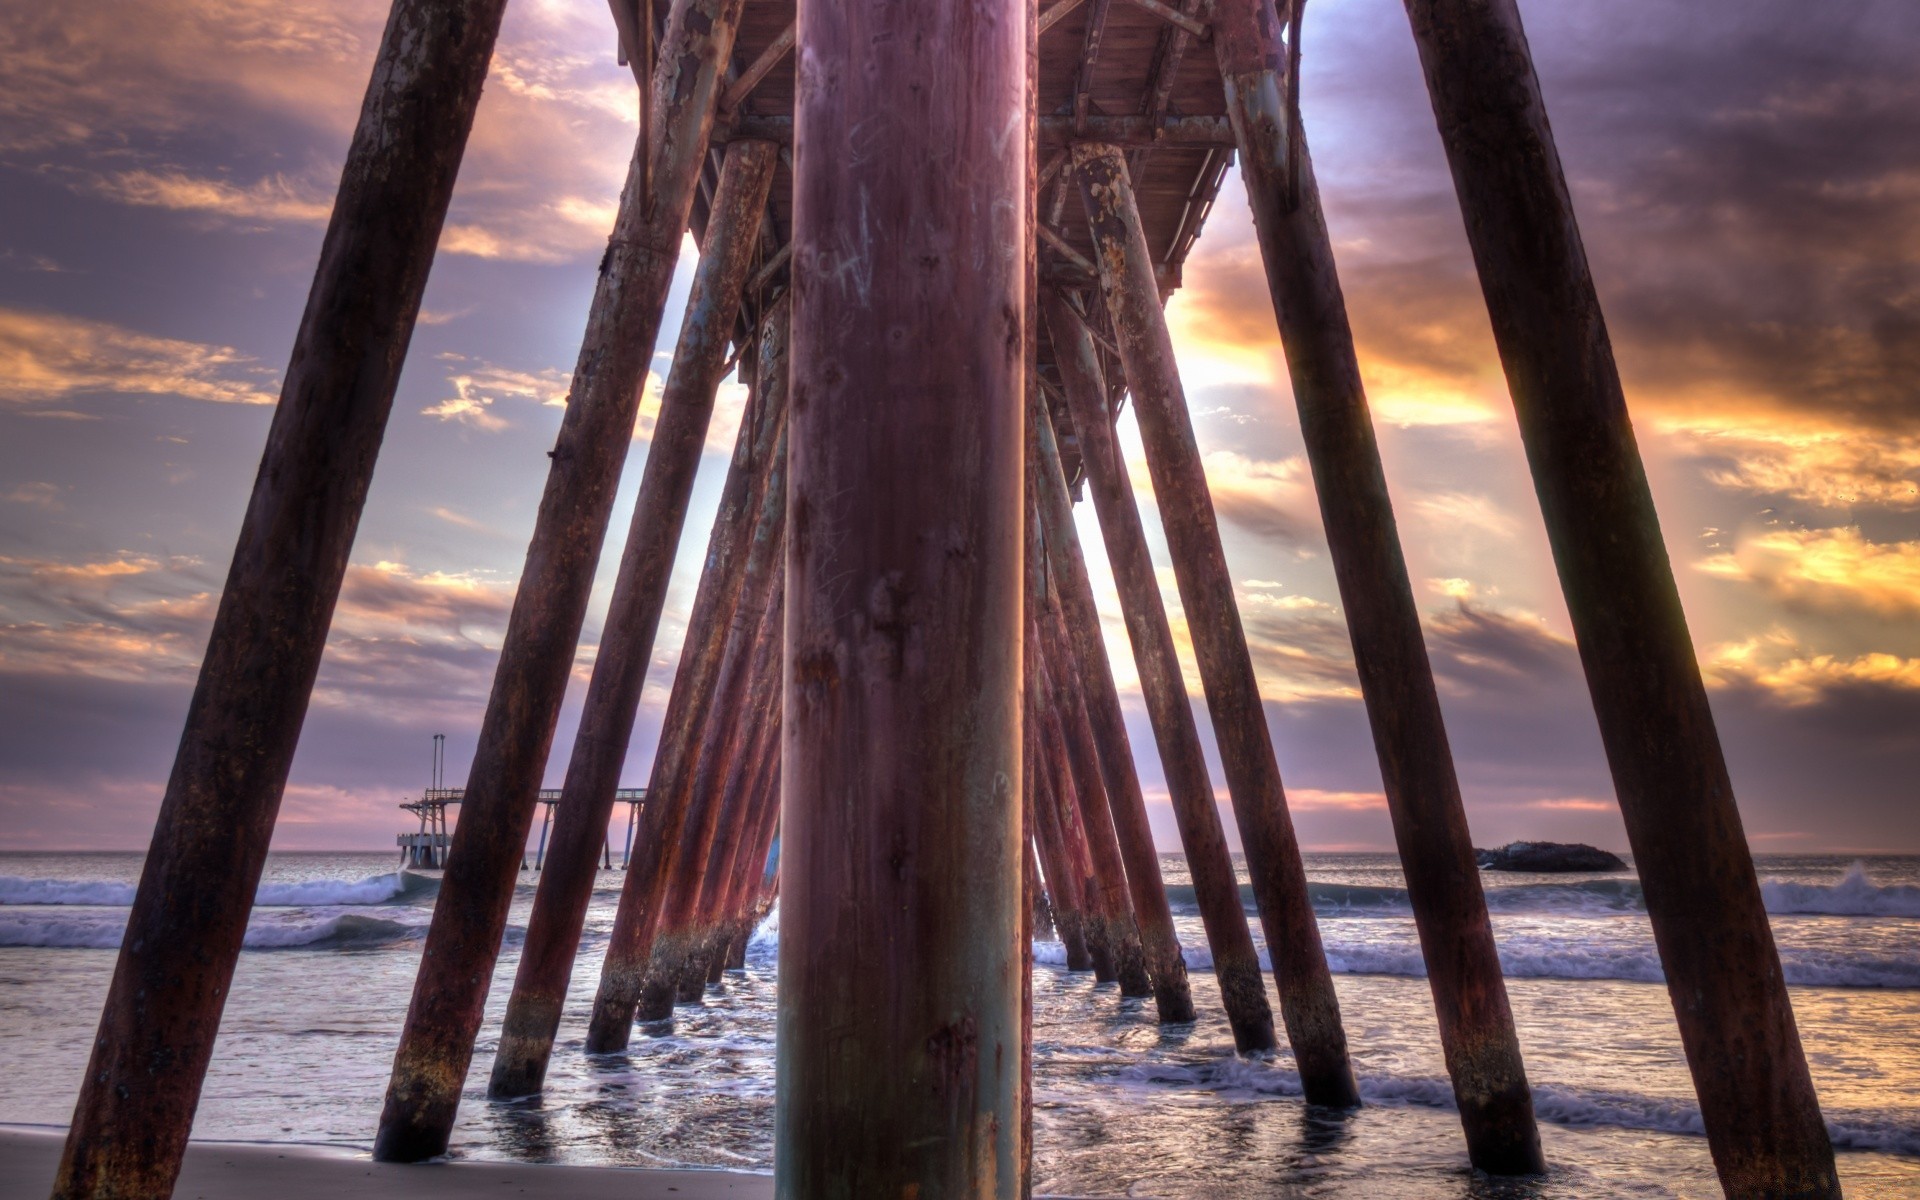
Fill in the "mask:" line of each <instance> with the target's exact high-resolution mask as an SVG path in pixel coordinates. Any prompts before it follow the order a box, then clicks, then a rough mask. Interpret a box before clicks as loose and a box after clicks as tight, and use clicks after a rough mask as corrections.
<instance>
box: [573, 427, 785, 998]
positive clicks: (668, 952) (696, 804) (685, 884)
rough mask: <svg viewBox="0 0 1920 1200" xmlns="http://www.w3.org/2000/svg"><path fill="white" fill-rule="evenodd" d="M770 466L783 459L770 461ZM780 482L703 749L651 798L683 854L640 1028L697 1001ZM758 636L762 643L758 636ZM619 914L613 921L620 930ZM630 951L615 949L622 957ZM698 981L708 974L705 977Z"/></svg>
mask: <svg viewBox="0 0 1920 1200" xmlns="http://www.w3.org/2000/svg"><path fill="white" fill-rule="evenodd" d="M774 453H775V454H776V456H778V455H779V454H780V449H778V448H777V449H776V450H775V451H774ZM786 513H787V508H786V472H785V467H784V463H782V462H781V461H779V460H778V459H777V458H776V461H775V462H773V463H771V464H769V472H768V475H767V482H766V484H765V485H764V492H763V498H762V501H761V506H760V512H759V515H758V517H757V519H756V521H755V523H754V530H753V535H752V540H751V542H750V543H749V549H748V554H747V568H746V571H745V572H744V573H743V574H742V576H741V582H740V598H739V600H738V601H737V602H736V603H735V604H734V611H733V617H732V620H731V621H730V622H729V628H728V630H727V645H726V648H725V650H723V651H722V653H721V657H720V671H719V673H718V674H717V675H716V676H714V680H713V686H712V689H711V694H710V698H709V699H708V701H707V705H706V708H705V711H704V713H703V715H702V717H701V719H700V722H699V747H698V749H697V750H696V752H695V755H694V757H693V758H692V759H690V760H688V761H687V762H686V763H685V765H684V766H683V768H682V770H681V771H680V773H679V775H678V776H677V777H670V778H666V779H662V778H661V777H660V775H659V773H658V772H656V773H655V775H654V780H653V783H651V784H649V785H648V786H649V788H652V787H655V786H657V787H659V788H660V790H661V794H662V795H663V796H665V797H667V799H668V800H669V802H674V799H675V797H676V795H677V794H678V793H679V792H682V791H684V792H685V793H686V801H685V804H686V808H687V819H686V821H685V823H684V824H683V825H682V826H681V829H680V847H679V850H678V852H677V853H676V854H675V855H673V856H672V858H671V859H670V860H669V862H668V870H669V874H668V877H667V880H666V884H665V887H664V890H663V891H662V894H661V904H660V913H659V916H658V917H657V918H656V919H655V920H654V923H653V935H652V937H651V938H650V939H649V944H648V952H647V957H646V959H645V961H644V963H639V962H636V963H635V964H633V965H635V966H640V967H642V969H644V971H645V972H646V975H645V979H644V981H643V983H642V984H641V988H640V994H639V996H638V997H637V1001H636V1004H635V1009H634V1018H633V1019H638V1020H641V1021H658V1020H664V1019H665V1018H667V1017H670V1016H672V1015H673V1006H674V1002H675V1000H676V999H684V1000H698V999H699V998H700V992H699V990H698V989H696V990H695V991H694V992H693V993H692V994H691V995H681V994H680V981H681V978H682V977H683V976H684V975H685V974H686V973H687V967H688V960H689V958H690V957H691V956H692V955H693V954H694V953H695V952H696V951H697V949H698V941H697V935H696V932H695V930H694V918H695V916H696V914H697V912H698V904H699V899H700V893H701V890H702V886H703V884H704V876H705V872H706V868H707V863H708V860H709V858H710V857H711V855H712V849H713V844H714V841H715V839H716V837H718V836H721V834H722V830H721V828H720V823H719V818H720V814H721V812H722V810H723V808H724V807H725V803H724V796H723V795H722V794H721V793H722V790H723V786H724V782H725V779H726V775H727V773H728V770H729V768H730V767H731V765H732V760H733V758H734V757H735V756H736V755H737V754H738V752H739V746H740V743H741V741H742V740H743V739H742V735H743V734H744V733H745V723H744V722H743V721H742V720H741V719H740V717H741V711H742V705H743V703H744V701H745V699H746V696H747V691H748V687H749V685H750V683H751V681H752V678H753V673H754V669H755V665H756V655H768V654H772V653H774V651H775V650H777V648H778V646H779V642H778V639H776V638H774V636H773V631H772V629H771V628H769V627H768V625H767V620H768V618H769V616H770V615H771V616H772V617H774V618H776V619H777V617H778V615H779V588H778V587H777V586H776V584H777V583H778V582H779V580H780V577H781V576H783V575H784V572H783V571H781V569H780V568H781V562H780V557H781V549H782V545H783V538H784V537H785V534H786ZM763 632H764V636H763ZM618 919H619V918H618V915H617V914H616V916H615V920H616V921H617V920H618ZM628 945H629V943H627V942H624V941H623V942H622V943H620V948H621V950H622V952H623V953H624V951H625V949H626V947H627V946H628ZM607 959H608V961H607V966H606V968H605V969H604V970H603V972H602V981H603V983H611V982H612V981H616V980H620V979H623V978H625V971H626V970H628V969H629V967H628V964H626V963H625V962H624V961H621V960H619V959H616V957H615V955H614V954H613V953H612V951H611V949H610V950H609V953H608V956H607ZM701 974H702V978H704V974H705V973H704V971H703V972H702V973H701ZM609 995H610V989H609V988H608V987H603V988H602V989H601V994H600V995H599V996H598V997H596V998H595V1015H596V1017H598V1016H600V1015H601V1014H602V1013H603V1012H604V1009H603V1007H602V1005H603V1002H604V1001H605V1000H607V999H608V998H609Z"/></svg>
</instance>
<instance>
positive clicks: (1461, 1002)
mask: <svg viewBox="0 0 1920 1200" xmlns="http://www.w3.org/2000/svg"><path fill="white" fill-rule="evenodd" d="M1213 28H1214V50H1215V53H1216V54H1217V55H1218V57H1219V61H1220V70H1221V76H1222V78H1223V79H1224V80H1225V83H1226V93H1227V110H1228V113H1229V114H1230V116H1231V117H1232V120H1233V127H1234V131H1235V134H1236V135H1237V137H1238V140H1239V143H1240V177H1241V178H1242V179H1243V180H1244V181H1245V182H1246V185H1247V199H1248V201H1249V203H1250V204H1251V206H1252V208H1253V214H1254V225H1255V228H1256V229H1258V231H1259V237H1260V250H1261V255H1262V258H1263V259H1264V260H1265V263H1266V271H1267V283H1268V287H1269V289H1270V290H1271V292H1272V295H1273V307H1274V312H1275V314H1276V315H1277V317H1278V320H1279V326H1280V337H1281V341H1282V342H1283V343H1284V344H1285V346H1286V352H1287V367H1288V371H1289V374H1290V375H1291V377H1292V381H1293V395H1294V402H1295V404H1296V406H1297V407H1298V408H1299V411H1300V430H1301V435H1302V438H1303V440H1304V441H1305V443H1306V449H1307V461H1308V463H1309V464H1310V465H1311V467H1312V469H1313V480H1314V489H1315V491H1316V492H1317V493H1318V495H1319V499H1320V515H1321V518H1322V521H1323V522H1324V524H1325V526H1326V532H1327V545H1328V548H1329V550H1330V551H1331V552H1332V556H1333V567H1334V576H1335V579H1336V580H1337V582H1338V585H1339V588H1340V602H1341V607H1342V608H1344V609H1345V610H1346V616H1347V630H1348V633H1349V634H1350V635H1351V637H1352V639H1353V654H1354V662H1355V665H1356V666H1357V667H1358V669H1359V675H1360V692H1361V695H1362V697H1364V699H1365V702H1366V706H1367V717H1368V720H1369V721H1370V723H1371V725H1372V728H1373V744H1374V750H1375V753H1376V754H1377V755H1378V757H1379V761H1380V775H1381V779H1382V780H1383V781H1384V783H1385V785H1386V793H1387V809H1388V812H1389V813H1390V814H1391V815H1392V818H1393V832H1394V841H1395V843H1396V845H1397V846H1398V847H1399V850H1400V863H1401V867H1402V869H1403V870H1404V871H1405V873H1406V878H1407V897H1408V900H1409V902H1410V903H1411V905H1412V907H1413V916H1414V924H1415V926H1416V927H1417V928H1418V930H1419V933H1420V949H1421V954H1422V957H1423V958H1424V960H1425V962H1426V964H1427V982H1428V985H1429V987H1431V989H1432V991H1433V1002H1434V1010H1435V1012H1436V1013H1437V1014H1438V1018H1439V1026H1440V1044H1441V1047H1442V1049H1443V1050H1444V1052H1445V1056H1446V1060H1447V1072H1448V1074H1449V1075H1451V1076H1452V1078H1453V1092H1454V1099H1455V1101H1456V1103H1457V1104H1458V1106H1459V1109H1460V1122H1461V1125H1462V1126H1463V1127H1464V1128H1465V1131H1466V1137H1467V1150H1468V1155H1469V1157H1470V1159H1471V1160H1472V1162H1473V1165H1474V1166H1475V1167H1478V1168H1479V1169H1480V1170H1482V1171H1487V1172H1489V1173H1492V1174H1496V1175H1527V1174H1535V1173H1538V1172H1540V1171H1543V1170H1545V1167H1546V1164H1545V1161H1544V1160H1543V1159H1542V1157H1541V1153H1540V1131H1539V1129H1538V1128H1537V1127H1536V1126H1535V1123H1534V1116H1533V1096H1532V1093H1531V1091H1530V1090H1529V1089H1528V1087H1527V1076H1526V1070H1525V1068H1524V1066H1523V1065H1522V1063H1521V1058H1520V1039H1519V1036H1518V1034H1516V1033H1515V1031H1514V1026H1513V1013H1512V1011H1511V1009H1510V1008H1509V1007H1508V1004H1507V986H1506V981H1505V980H1504V979H1503V978H1502V977H1501V973H1500V956H1499V952H1498V950H1497V948H1496V947H1495V945H1494V940H1493V926H1492V924H1491V922H1490V921H1489V920H1488V918H1487V904H1486V897H1485V896H1484V895H1483V894H1482V892H1481V887H1480V869H1479V866H1478V864H1477V863H1476V861H1475V859H1474V853H1473V839H1472V836H1471V834H1470V833H1469V831H1468V829H1467V815H1466V810H1465V808H1464V806H1463V805H1462V803H1461V798H1460V782H1459V778H1458V777H1457V776H1456V775H1455V773H1454V768H1453V753H1452V750H1451V749H1450V748H1449V746H1448V744H1447V729H1446V722H1445V720H1444V719H1443V718H1442V716H1441V711H1440V696H1439V693H1438V691H1436V689H1435V687H1434V682H1433V669H1432V667H1431V665H1430V664H1429V663H1428V661H1427V648H1426V643H1425V642H1424V641H1423V640H1422V638H1421V632H1420V610H1419V607H1418V605H1417V604H1416V603H1415V600H1414V595H1413V585H1412V584H1411V583H1410V582H1409V580H1408V578H1407V564H1406V559H1405V558H1404V557H1403V556H1402V554H1401V549H1400V535H1399V531H1398V529H1397V528H1396V527H1395V524H1394V519H1393V501H1392V498H1391V497H1390V496H1389V495H1388V492H1387V479H1386V473H1385V471H1384V469H1383V468H1382V467H1381V464H1380V449H1379V446H1378V444H1377V443H1376V442H1375V440H1374V431H1373V419H1372V416H1371V414H1370V413H1369V412H1368V409H1367V395H1366V389H1365V387H1364V385H1363V384H1362V383H1361V380H1360V362H1359V358H1358V356H1357V355H1356V354H1355V352H1354V345H1353V333H1352V330H1351V329H1350V328H1349V326H1348V324H1347V306H1346V299H1345V297H1344V296H1343V295H1342V294H1341V290H1340V276H1339V272H1338V269H1337V267H1336V266H1335V263H1334V258H1333V243H1332V241H1331V240H1330V239H1329V238H1328V236H1327V227H1326V221H1325V218H1324V216H1323V215H1322V213H1321V209H1320V192H1319V187H1318V185H1317V184H1316V183H1315V182H1314V177H1313V164H1312V160H1311V159H1310V158H1309V156H1308V154H1307V147H1306V144H1305V142H1304V140H1301V141H1300V142H1298V143H1296V144H1292V145H1289V143H1288V130H1289V128H1290V126H1289V121H1288V108H1287V101H1286V73H1287V65H1286V64H1287V59H1286V53H1287V51H1286V46H1285V45H1284V43H1283V42H1282V40H1281V22H1280V17H1279V15H1278V13H1277V12H1276V10H1275V8H1274V3H1273V0H1220V2H1219V3H1218V4H1217V5H1216V7H1215V9H1214V23H1213ZM1294 128H1296V129H1297V126H1294Z"/></svg>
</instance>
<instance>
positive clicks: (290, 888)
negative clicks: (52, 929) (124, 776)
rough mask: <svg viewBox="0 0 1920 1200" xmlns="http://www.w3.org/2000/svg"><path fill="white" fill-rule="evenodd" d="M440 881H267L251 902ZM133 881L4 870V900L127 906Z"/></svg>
mask: <svg viewBox="0 0 1920 1200" xmlns="http://www.w3.org/2000/svg"><path fill="white" fill-rule="evenodd" d="M438 888H439V882H438V881H437V880H434V879H430V878H427V877H426V876H422V875H415V874H412V873H411V872H408V871H394V872H391V873H389V874H385V875H369V876H367V877H366V878H365V879H356V880H351V881H349V880H343V879H315V880H309V881H307V882H304V883H263V884H261V885H260V890H259V891H258V892H256V893H255V894H254V899H253V902H254V903H255V904H258V905H266V906H270V907H292V906H310V905H326V904H385V903H387V902H388V901H390V900H397V899H402V898H406V899H412V898H415V897H419V896H424V895H429V894H431V893H433V892H434V891H436V890H437V889H438ZM134 890H135V888H134V885H133V884H131V883H109V882H101V881H95V880H83V879H28V878H22V877H20V876H17V875H0V905H9V904H12V905H80V904H87V905H95V906H98V907H103V908H114V907H118V908H125V907H127V906H128V905H130V904H132V903H133V894H134Z"/></svg>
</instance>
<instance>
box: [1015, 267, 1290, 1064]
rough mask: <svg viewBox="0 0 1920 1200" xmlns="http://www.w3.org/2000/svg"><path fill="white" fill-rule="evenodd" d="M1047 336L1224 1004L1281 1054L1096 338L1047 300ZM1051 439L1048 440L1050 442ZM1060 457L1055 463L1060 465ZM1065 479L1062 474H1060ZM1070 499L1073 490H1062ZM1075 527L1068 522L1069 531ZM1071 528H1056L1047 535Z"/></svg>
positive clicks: (1249, 1044)
mask: <svg viewBox="0 0 1920 1200" xmlns="http://www.w3.org/2000/svg"><path fill="white" fill-rule="evenodd" d="M1042 296H1043V303H1044V304H1045V305H1046V316H1047V330H1048V332H1049V333H1051V334H1052V336H1053V345H1054V357H1055V360H1056V361H1057V362H1058V364H1059V366H1060V377H1061V382H1062V384H1063V386H1064V388H1065V391H1066V393H1067V402H1068V404H1069V405H1070V406H1071V408H1072V410H1073V426H1074V429H1075V430H1076V431H1077V432H1078V433H1079V435H1080V458H1081V461H1082V462H1084V463H1085V464H1086V468H1087V481H1088V483H1089V484H1090V486H1091V489H1092V492H1093V507H1094V510H1095V511H1096V512H1097V513H1098V514H1099V517H1100V535H1101V538H1102V539H1103V540H1104V541H1105V542H1106V546H1107V560H1108V561H1109V562H1110V563H1112V565H1113V582H1114V586H1115V587H1117V588H1118V589H1119V592H1120V609H1121V611H1122V613H1124V614H1125V616H1126V622H1127V639H1128V640H1129V641H1131V642H1132V643H1133V657H1134V662H1135V664H1136V666H1137V667H1138V669H1139V672H1140V690H1141V692H1142V694H1143V695H1144V696H1145V697H1146V701H1147V715H1148V716H1149V717H1150V718H1151V720H1152V722H1153V737H1154V741H1155V742H1156V743H1157V744H1158V746H1159V748H1160V768H1161V770H1162V771H1163V772H1164V773H1165V774H1166V777H1167V792H1168V794H1169V795H1170V796H1171V798H1172V800H1173V813H1174V818H1175V819H1176V820H1177V821H1178V823H1179V825H1180V844H1181V847H1182V848H1183V849H1184V850H1185V851H1186V854H1187V869H1188V871H1189V872H1190V873H1191V874H1192V876H1193V891H1194V899H1195V901H1196V902H1197V903H1198V904H1199V906H1200V921H1201V924H1202V925H1204V926H1205V927H1206V931H1207V945H1208V948H1209V949H1210V950H1211V951H1212V952H1213V973H1214V976H1215V978H1217V979H1218V980H1219V983H1220V999H1221V1002H1222V1004H1223V1005H1224V1006H1225V1007H1226V1010H1227V1021H1228V1023H1229V1024H1230V1025H1232V1027H1233V1040H1234V1044H1235V1045H1236V1046H1238V1047H1239V1048H1240V1050H1241V1052H1242V1053H1247V1052H1252V1051H1261V1050H1271V1049H1273V1048H1274V1046H1275V1041H1274V1033H1273V1009H1272V1008H1271V1007H1270V1006H1269V1005H1268V1003H1267V988H1266V982H1265V980H1263V979H1262V978H1261V976H1260V958H1259V955H1258V954H1256V953H1255V951H1254V948H1253V935H1252V933H1251V932H1250V931H1249V930H1248V928H1247V910H1246V908H1245V906H1244V905H1242V904H1241V902H1240V881H1239V879H1238V878H1237V877H1236V876H1235V874H1234V870H1233V858H1232V856H1231V855H1230V854H1229V853H1228V851H1227V835H1226V831H1225V830H1224V829H1222V828H1221V825H1220V810H1219V809H1218V808H1217V807H1216V806H1215V803H1214V798H1213V781H1212V780H1211V779H1210V778H1208V775H1207V760H1206V756H1205V754H1204V753H1203V752H1202V751H1201V748H1200V731H1199V728H1198V727H1197V726H1196V725H1195V723H1194V719H1193V706H1192V705H1191V704H1190V703H1189V702H1188V700H1187V684H1186V678H1185V676H1184V675H1183V674H1182V673H1181V670H1180V652H1179V651H1178V650H1177V649H1176V648H1175V647H1174V644H1173V630H1172V629H1171V628H1170V627H1169V626H1168V624H1167V610H1166V607H1165V605H1164V604H1163V603H1162V601H1161V599H1160V581H1159V579H1158V578H1156V577H1155V574H1154V569H1153V558H1152V556H1151V554H1150V553H1149V551H1148V549H1147V534H1146V530H1145V528H1144V527H1143V526H1142V525H1141V523H1140V510H1139V509H1137V508H1135V507H1134V502H1133V488H1132V485H1131V484H1130V483H1129V482H1128V481H1127V468H1126V464H1125V463H1124V462H1122V461H1121V459H1120V448H1119V444H1118V443H1117V442H1116V441H1115V439H1114V436H1113V426H1112V425H1111V424H1109V421H1110V420H1111V418H1110V417H1109V415H1108V413H1107V399H1106V397H1107V386H1106V380H1105V379H1104V378H1103V376H1102V372H1101V369H1100V361H1099V359H1098V358H1097V357H1096V356H1095V352H1094V347H1093V337H1092V335H1091V334H1090V333H1089V332H1088V331H1087V327H1086V325H1085V323H1084V322H1082V321H1081V319H1080V315H1079V314H1078V313H1076V312H1075V311H1074V310H1073V308H1072V306H1071V305H1069V304H1068V303H1067V301H1066V298H1065V297H1063V296H1062V295H1061V294H1060V293H1059V292H1056V291H1053V290H1047V291H1045V292H1043V293H1042ZM1051 436H1052V431H1051V429H1043V431H1042V433H1041V437H1042V438H1043V439H1050V438H1051ZM1055 453H1056V457H1055V458H1054V459H1053V460H1052V461H1053V462H1054V463H1057V462H1058V458H1057V450H1056V452H1055ZM1054 469H1055V473H1056V475H1057V473H1058V471H1057V467H1056V468H1054ZM1061 490H1062V492H1063V493H1064V491H1065V484H1064V482H1063V483H1062V485H1061ZM1071 519H1072V518H1071V517H1068V518H1067V520H1068V521H1070V520H1071ZM1061 527H1062V522H1061V521H1059V520H1057V519H1056V520H1053V521H1049V523H1048V532H1049V533H1055V532H1057V531H1058V530H1060V529H1061Z"/></svg>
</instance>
